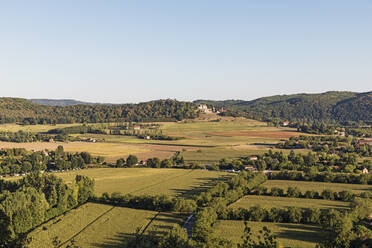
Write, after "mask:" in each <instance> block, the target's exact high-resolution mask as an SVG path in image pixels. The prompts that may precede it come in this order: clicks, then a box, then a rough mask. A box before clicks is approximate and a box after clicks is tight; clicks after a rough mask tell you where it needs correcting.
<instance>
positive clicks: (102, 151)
mask: <svg viewBox="0 0 372 248" xmlns="http://www.w3.org/2000/svg"><path fill="white" fill-rule="evenodd" d="M214 118H216V117H214ZM158 124H160V127H161V130H162V131H163V133H164V134H166V135H170V136H176V137H183V139H180V140H173V141H165V140H144V139H138V138H136V137H132V136H123V135H101V134H83V135H80V134H76V135H73V136H79V137H82V138H94V139H97V140H100V141H102V142H96V143H87V142H70V143H48V142H45V143H42V142H40V143H8V142H1V143H0V147H3V148H6V147H7V148H13V147H23V148H26V149H28V150H44V149H56V147H57V146H58V145H63V146H64V147H65V150H66V151H70V152H81V151H88V152H90V153H92V154H93V155H95V156H104V157H105V158H106V161H108V162H110V163H113V162H115V161H116V160H117V159H118V158H120V157H126V156H128V155H129V154H133V155H136V156H137V157H139V159H142V160H145V159H148V158H150V157H155V156H156V157H159V158H161V159H164V158H168V157H170V156H172V155H173V154H174V153H175V152H176V151H183V152H182V155H183V156H184V157H185V160H186V161H198V162H203V163H204V162H216V161H218V160H220V159H222V158H225V157H226V158H236V157H240V156H248V155H251V154H259V153H262V152H264V151H267V150H268V149H270V148H273V144H276V143H278V142H279V141H280V140H282V139H285V138H288V137H289V136H293V135H300V134H301V133H298V132H295V129H291V128H282V127H279V128H276V127H268V126H267V124H266V123H264V122H259V121H255V120H250V119H245V118H232V117H222V118H221V121H218V122H216V121H208V120H207V118H205V119H203V117H202V118H200V119H197V120H188V121H183V122H161V123H158ZM73 125H81V124H59V125H28V126H22V125H17V124H3V125H0V130H3V131H12V132H16V131H18V130H23V131H29V132H46V131H48V130H50V129H54V128H63V127H67V126H73ZM89 125H102V124H89ZM198 150H202V151H203V153H202V154H199V153H198Z"/></svg>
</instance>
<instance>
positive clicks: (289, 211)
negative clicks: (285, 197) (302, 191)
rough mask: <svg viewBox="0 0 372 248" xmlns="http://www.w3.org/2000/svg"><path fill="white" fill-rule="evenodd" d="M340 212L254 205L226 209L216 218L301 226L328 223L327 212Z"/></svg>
mask: <svg viewBox="0 0 372 248" xmlns="http://www.w3.org/2000/svg"><path fill="white" fill-rule="evenodd" d="M329 211H331V212H340V211H338V210H335V209H319V208H299V207H287V208H276V207H273V208H270V209H267V208H264V207H261V206H260V205H255V206H252V207H250V208H228V209H227V210H226V211H225V212H224V213H221V214H220V215H219V216H218V217H219V219H222V220H246V221H259V222H278V223H302V224H322V223H328V222H329V219H328V218H329V214H328V212H329Z"/></svg>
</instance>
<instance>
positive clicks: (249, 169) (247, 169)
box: [244, 166, 257, 171]
mask: <svg viewBox="0 0 372 248" xmlns="http://www.w3.org/2000/svg"><path fill="white" fill-rule="evenodd" d="M244 170H246V171H257V168H254V167H253V166H245V167H244Z"/></svg>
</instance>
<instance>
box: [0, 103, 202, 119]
mask: <svg viewBox="0 0 372 248" xmlns="http://www.w3.org/2000/svg"><path fill="white" fill-rule="evenodd" d="M196 116H197V112H196V105H195V104H193V103H191V102H179V101H176V100H157V101H151V102H145V103H139V104H113V105H73V106H45V105H39V104H35V103H32V102H31V101H28V100H26V99H21V98H0V123H13V122H20V123H24V124H47V123H74V122H78V123H83V122H90V123H96V122H115V121H175V120H182V119H185V118H195V117H196Z"/></svg>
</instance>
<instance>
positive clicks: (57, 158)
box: [0, 146, 104, 176]
mask: <svg viewBox="0 0 372 248" xmlns="http://www.w3.org/2000/svg"><path fill="white" fill-rule="evenodd" d="M103 162H104V158H103V157H93V156H92V155H91V154H90V153H88V152H81V153H69V152H65V151H64V149H63V146H58V147H57V149H56V150H55V151H36V152H32V151H26V150H25V149H23V148H13V149H3V150H0V175H4V176H5V175H16V174H20V173H22V174H27V173H30V172H34V171H45V170H48V171H54V170H57V171H62V170H72V169H82V168H85V167H86V166H87V165H89V164H101V163H103Z"/></svg>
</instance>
